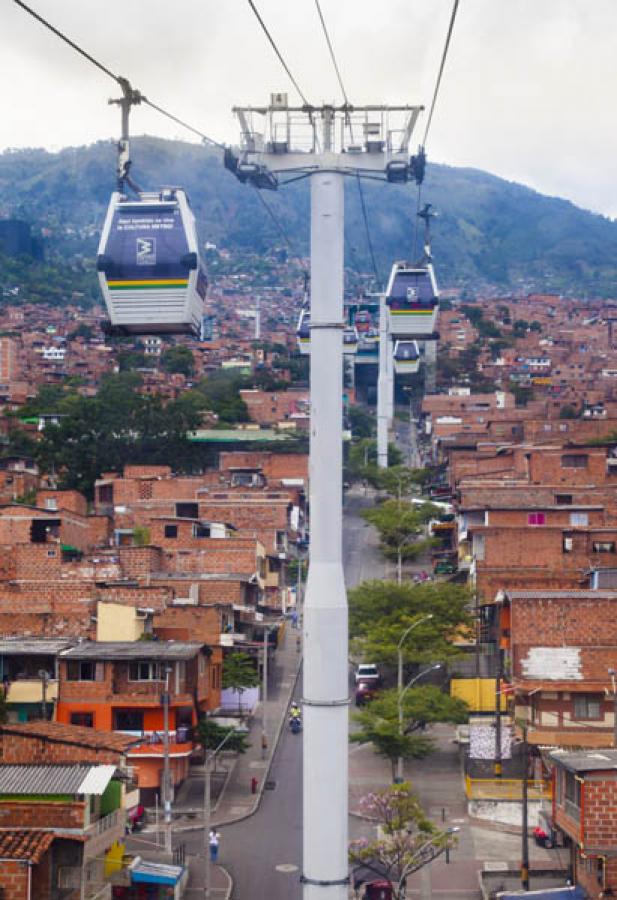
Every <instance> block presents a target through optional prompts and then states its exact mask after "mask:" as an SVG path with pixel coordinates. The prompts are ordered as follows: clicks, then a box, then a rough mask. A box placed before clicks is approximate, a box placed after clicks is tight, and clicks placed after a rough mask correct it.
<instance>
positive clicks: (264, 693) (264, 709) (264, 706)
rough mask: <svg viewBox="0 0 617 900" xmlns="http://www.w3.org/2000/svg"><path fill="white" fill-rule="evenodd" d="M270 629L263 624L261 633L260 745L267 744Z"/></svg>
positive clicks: (264, 745) (265, 745)
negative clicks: (262, 632)
mask: <svg viewBox="0 0 617 900" xmlns="http://www.w3.org/2000/svg"><path fill="white" fill-rule="evenodd" d="M269 634H270V630H269V628H268V626H267V625H264V634H263V663H262V666H261V674H262V686H261V746H262V747H267V746H268V637H269Z"/></svg>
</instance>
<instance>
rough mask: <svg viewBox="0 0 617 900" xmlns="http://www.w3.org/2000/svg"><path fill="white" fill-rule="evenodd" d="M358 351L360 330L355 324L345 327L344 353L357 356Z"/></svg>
mask: <svg viewBox="0 0 617 900" xmlns="http://www.w3.org/2000/svg"><path fill="white" fill-rule="evenodd" d="M357 352H358V332H357V331H356V329H355V328H354V327H353V326H349V327H347V328H343V353H344V354H345V355H346V356H355V355H356V353H357Z"/></svg>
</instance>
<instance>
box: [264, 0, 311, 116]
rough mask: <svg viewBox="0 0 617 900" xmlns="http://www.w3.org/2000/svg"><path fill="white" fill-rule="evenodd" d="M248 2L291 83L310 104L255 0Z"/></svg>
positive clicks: (303, 99) (304, 101) (305, 101)
mask: <svg viewBox="0 0 617 900" xmlns="http://www.w3.org/2000/svg"><path fill="white" fill-rule="evenodd" d="M248 4H249V6H250V7H251V9H252V10H253V12H254V13H255V17H256V19H257V21H258V22H259V24H260V25H261V28H262V30H263V32H264V34H265V36H266V37H267V38H268V41H269V42H270V46H271V47H272V49H273V50H274V52H275V53H276V55H277V57H278V60H279V62H280V64H281V65H282V66H283V68H284V69H285V72H286V73H287V75H288V77H289V80H290V81H291V83H292V84H293V86H294V87H295V89H296V90H297V92H298V94H299V95H300V97H301V98H302V102H303V103H304V105H305V106H310V105H311V104H310V103H309V102H308V100H307V99H306V97H305V96H304V94H303V93H302V91H301V90H300V86H299V84H298V82H297V81H296V79H295V78H294V77H293V75H292V74H291V70H290V68H289V66H288V65H287V63H286V62H285V60H284V59H283V56H282V54H281V51H280V50H279V48H278V47H277V46H276V43H275V41H274V38H273V37H272V35H271V34H270V32H269V31H268V27H267V25H266V23H265V22H264V20H263V19H262V18H261V16H260V14H259V10H258V9H257V7H256V6H255V4H254V3H253V0H248Z"/></svg>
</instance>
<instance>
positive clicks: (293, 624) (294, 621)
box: [291, 609, 298, 628]
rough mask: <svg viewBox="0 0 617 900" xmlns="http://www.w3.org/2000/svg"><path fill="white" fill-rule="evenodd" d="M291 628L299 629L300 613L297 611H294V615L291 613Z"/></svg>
mask: <svg viewBox="0 0 617 900" xmlns="http://www.w3.org/2000/svg"><path fill="white" fill-rule="evenodd" d="M291 627H292V628H297V627H298V612H297V610H295V609H294V610H292V613H291Z"/></svg>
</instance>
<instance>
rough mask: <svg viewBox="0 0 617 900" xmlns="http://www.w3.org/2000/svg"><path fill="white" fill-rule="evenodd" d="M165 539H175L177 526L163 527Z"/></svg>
mask: <svg viewBox="0 0 617 900" xmlns="http://www.w3.org/2000/svg"><path fill="white" fill-rule="evenodd" d="M165 537H166V538H177V537H178V526H177V525H166V526H165Z"/></svg>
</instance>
